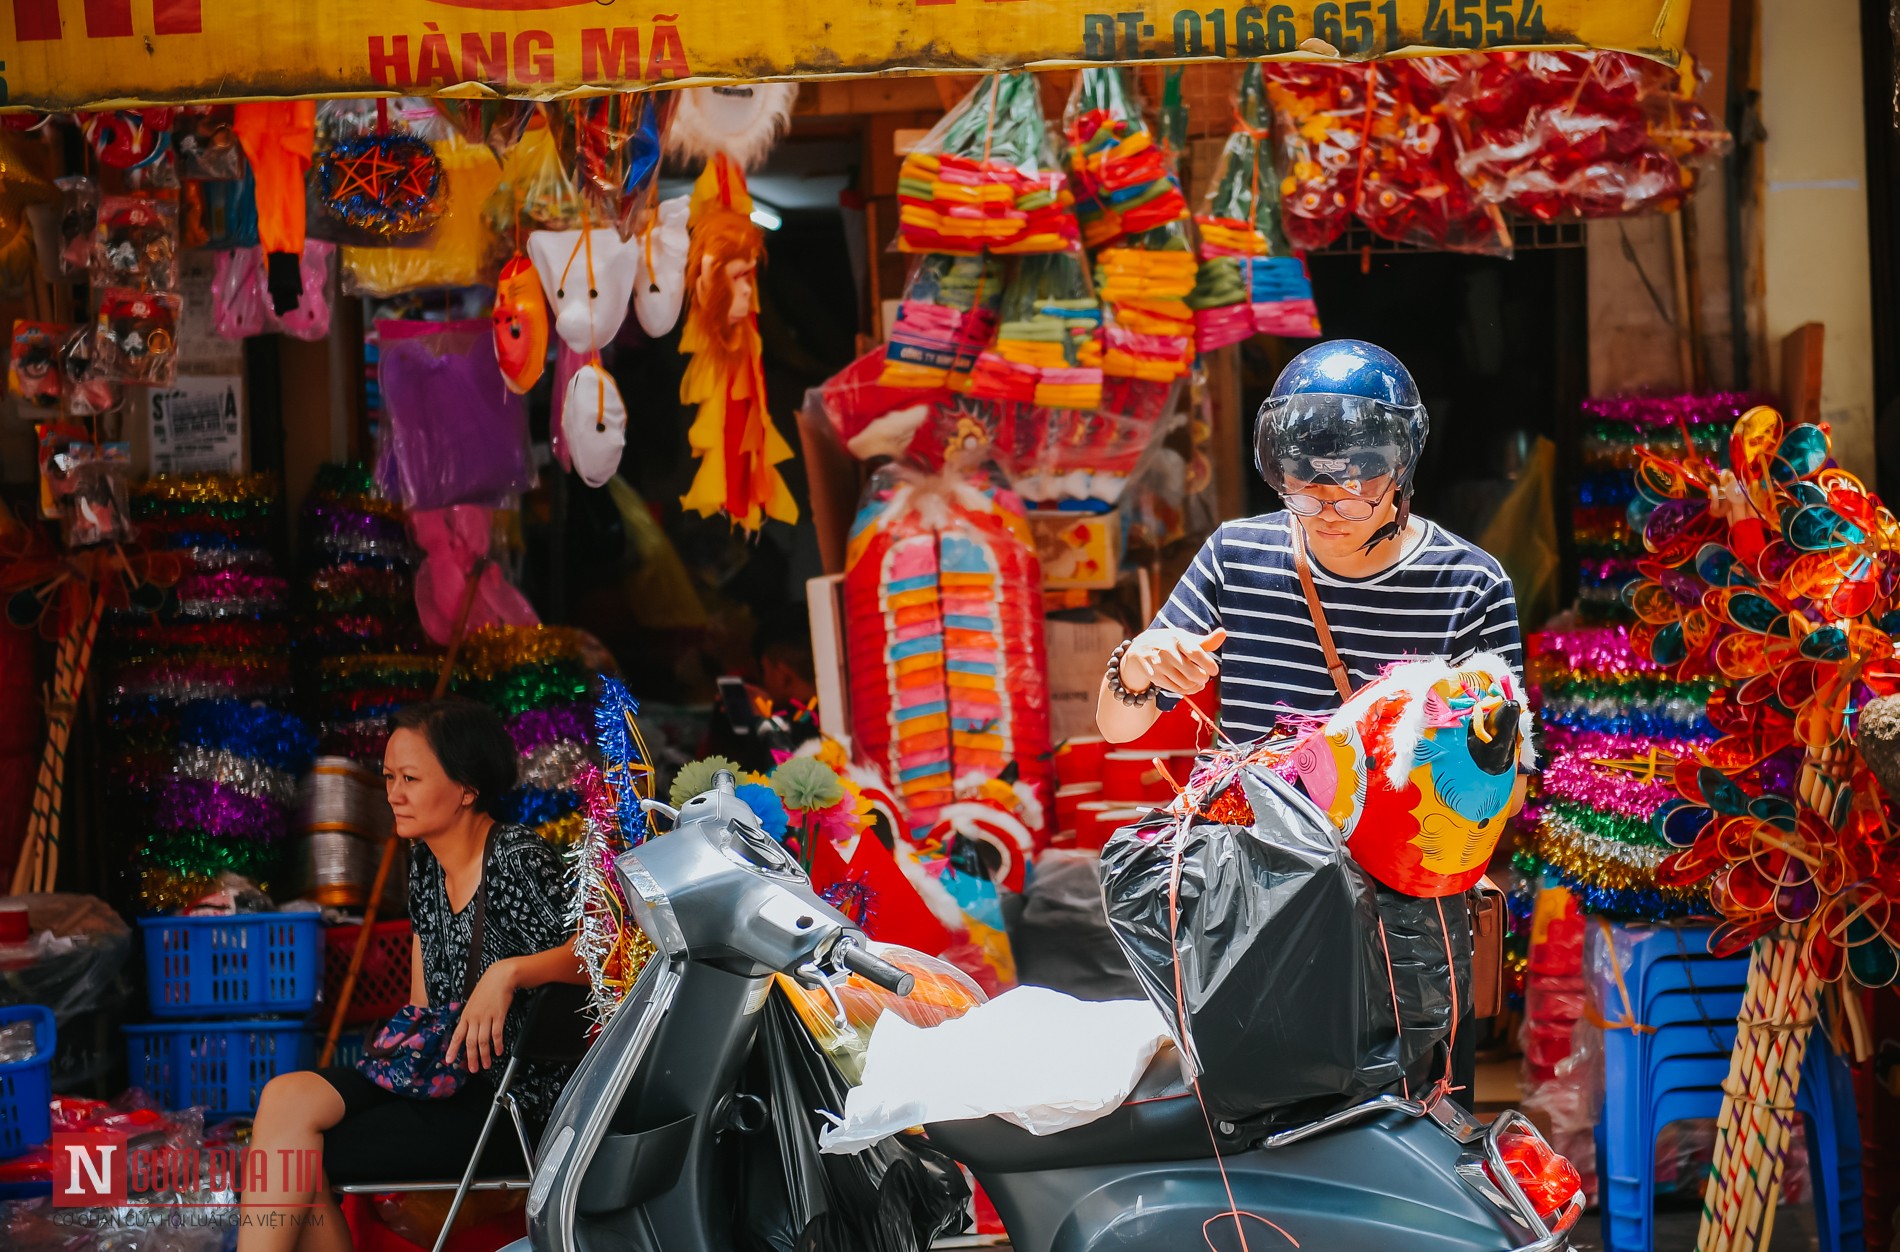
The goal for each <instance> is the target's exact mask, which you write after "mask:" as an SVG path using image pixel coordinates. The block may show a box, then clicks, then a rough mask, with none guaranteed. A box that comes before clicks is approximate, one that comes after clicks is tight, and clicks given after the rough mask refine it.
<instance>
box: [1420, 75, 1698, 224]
mask: <svg viewBox="0 0 1900 1252" xmlns="http://www.w3.org/2000/svg"><path fill="white" fill-rule="evenodd" d="M1450 99H1451V102H1452V104H1453V106H1454V109H1455V111H1456V113H1457V116H1458V119H1459V124H1460V126H1461V128H1462V130H1463V136H1462V138H1463V152H1462V154H1461V156H1460V157H1459V160H1458V168H1459V171H1460V172H1461V173H1462V175H1463V176H1464V178H1465V179H1467V180H1469V181H1470V183H1471V184H1472V185H1473V186H1474V187H1475V189H1476V190H1477V192H1478V194H1479V195H1481V196H1482V197H1484V198H1485V199H1486V200H1488V201H1490V202H1492V203H1494V204H1503V205H1508V206H1509V207H1510V208H1512V209H1513V210H1515V211H1517V212H1519V213H1524V214H1526V215H1528V216H1531V217H1534V218H1537V219H1539V220H1542V221H1550V220H1553V219H1555V218H1558V217H1626V216H1632V215H1636V214H1641V213H1657V212H1669V211H1671V210H1673V209H1674V208H1675V207H1676V206H1677V205H1679V204H1680V203H1681V202H1682V200H1683V199H1684V197H1686V196H1687V195H1688V194H1689V191H1690V190H1691V188H1692V187H1693V186H1694V182H1695V172H1694V170H1693V168H1692V166H1693V164H1694V163H1696V162H1698V161H1701V160H1704V159H1707V158H1709V157H1711V156H1715V155H1719V154H1720V153H1721V152H1722V151H1723V150H1724V149H1725V148H1726V146H1727V143H1728V136H1727V134H1726V133H1724V131H1723V130H1722V128H1721V127H1720V126H1718V125H1716V123H1715V122H1714V120H1713V119H1712V118H1710V117H1709V115H1708V113H1707V111H1706V110H1705V109H1703V107H1702V106H1701V105H1699V104H1697V103H1696V101H1695V83H1694V80H1693V78H1691V77H1689V75H1688V73H1687V72H1685V71H1680V70H1676V69H1672V68H1670V67H1668V66H1664V65H1659V64H1657V63H1655V62H1652V61H1648V60H1645V59H1644V58H1642V57H1636V56H1630V55H1628V54H1626V53H1621V52H1526V53H1496V54H1492V55H1490V56H1486V57H1482V58H1473V59H1471V60H1470V61H1469V62H1468V64H1467V67H1466V70H1465V72H1464V73H1463V74H1462V76H1461V78H1460V80H1459V82H1458V83H1457V84H1456V85H1454V86H1453V87H1452V88H1451V94H1450Z"/></svg>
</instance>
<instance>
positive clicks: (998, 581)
mask: <svg viewBox="0 0 1900 1252" xmlns="http://www.w3.org/2000/svg"><path fill="white" fill-rule="evenodd" d="M844 593H845V623H844V633H845V644H846V648H847V651H848V654H849V657H850V664H849V665H848V666H847V673H848V676H849V680H850V684H851V723H852V735H853V739H854V741H855V744H856V748H857V752H858V754H859V756H860V758H861V759H863V760H864V761H866V762H868V763H869V764H871V765H872V766H873V767H874V768H875V769H876V770H877V771H878V772H879V773H880V774H881V775H882V776H883V777H885V778H887V779H890V780H892V782H893V786H892V793H893V795H894V796H895V798H896V799H897V801H898V803H899V804H901V805H902V806H903V809H904V815H905V817H906V818H907V819H908V820H909V821H910V823H911V825H912V826H913V827H914V828H922V827H925V826H928V825H930V824H931V823H932V822H934V821H935V820H936V819H937V817H938V814H939V812H940V811H941V810H942V809H944V808H945V807H946V806H949V805H952V804H955V803H957V802H958V801H960V800H971V799H976V798H979V796H980V793H982V792H983V791H984V789H985V787H986V785H987V784H989V783H991V782H1000V781H1002V780H1003V779H1004V778H1005V776H1008V777H1009V778H1013V779H1015V780H1017V784H1018V785H1022V786H1026V787H1028V788H1030V789H1032V790H1034V789H1037V788H1040V787H1041V786H1042V784H1043V783H1044V782H1046V780H1047V778H1048V775H1049V768H1050V767H1049V763H1048V761H1047V759H1046V757H1047V754H1048V751H1049V692H1048V680H1047V669H1046V666H1045V663H1044V640H1043V629H1042V575H1041V568H1040V566H1039V565H1038V563H1037V558H1036V548H1035V543H1034V540H1033V539H1032V538H1031V536H1030V534H1029V526H1028V521H1027V519H1026V518H1025V517H1024V513H1023V507H1022V501H1021V500H1020V499H1019V498H1018V497H1017V496H1016V495H1015V493H1014V492H1012V491H1010V490H1008V489H1007V488H1006V487H1004V486H1003V485H1002V483H1001V482H1000V479H999V476H997V475H995V474H994V473H992V472H991V471H989V470H988V469H987V468H986V467H971V466H967V465H964V464H961V462H960V461H959V462H957V463H953V464H952V466H951V467H950V468H948V469H946V471H945V472H944V473H943V474H941V475H936V476H926V475H923V474H920V473H918V472H916V471H915V470H911V469H908V468H903V467H899V466H887V467H885V468H884V469H882V470H879V471H878V473H877V474H876V475H875V476H873V478H872V480H871V484H870V487H869V488H868V489H867V492H866V495H865V499H864V502H863V504H862V505H861V507H860V508H859V510H858V520H857V522H856V524H855V525H854V527H853V530H852V536H851V544H850V549H849V552H848V553H847V558H846V568H845V586H844ZM900 672H901V673H902V675H903V676H904V681H903V682H902V683H901V684H900V683H898V682H896V681H895V680H894V677H893V676H894V675H896V674H898V673H900ZM1005 789H1006V790H1007V789H1008V788H1007V787H1006V788H1005ZM1036 824H1037V825H1040V823H1036ZM944 903H945V904H946V905H949V903H950V902H949V901H947V900H946V901H944ZM951 907H952V908H953V907H954V906H951ZM947 911H948V910H947ZM966 968H967V967H966Z"/></svg>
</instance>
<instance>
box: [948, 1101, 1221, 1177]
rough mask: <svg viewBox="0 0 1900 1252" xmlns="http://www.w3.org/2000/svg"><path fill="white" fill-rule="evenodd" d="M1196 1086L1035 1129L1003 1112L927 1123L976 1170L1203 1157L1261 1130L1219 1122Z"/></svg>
mask: <svg viewBox="0 0 1900 1252" xmlns="http://www.w3.org/2000/svg"><path fill="white" fill-rule="evenodd" d="M1208 1123H1209V1118H1208V1117H1207V1115H1206V1114H1205V1113H1203V1112H1202V1110H1201V1102H1200V1101H1199V1100H1198V1099H1196V1098H1195V1097H1194V1095H1193V1093H1192V1092H1188V1093H1184V1094H1178V1095H1166V1096H1161V1097H1159V1098H1154V1099H1147V1100H1130V1101H1128V1102H1127V1103H1124V1104H1122V1105H1121V1106H1119V1107H1118V1108H1116V1109H1115V1111H1114V1112H1112V1113H1109V1114H1108V1115H1107V1116H1105V1117H1101V1118H1097V1119H1096V1120H1095V1121H1092V1122H1089V1123H1087V1124H1086V1125H1082V1126H1076V1127H1073V1128H1072V1129H1069V1130H1062V1131H1057V1132H1056V1133H1055V1134H1052V1135H1032V1134H1030V1133H1029V1132H1028V1131H1027V1130H1024V1129H1023V1128H1022V1127H1021V1126H1018V1125H1017V1124H1016V1123H1014V1122H1009V1121H1004V1120H1003V1119H1002V1118H1000V1117H976V1118H971V1119H969V1120H967V1121H956V1122H934V1123H932V1124H931V1125H929V1126H926V1127H925V1128H924V1130H925V1132H926V1133H927V1134H928V1135H929V1137H930V1142H931V1145H932V1146H933V1147H936V1148H940V1149H942V1150H943V1151H945V1152H948V1153H949V1154H950V1155H951V1156H953V1157H955V1158H956V1159H957V1160H959V1161H962V1162H963V1163H964V1164H965V1165H968V1166H969V1167H970V1168H971V1169H974V1170H977V1171H978V1172H979V1173H980V1172H983V1171H986V1170H988V1171H995V1172H998V1173H1018V1172H1030V1171H1038V1170H1048V1169H1072V1168H1077V1167H1080V1166H1084V1165H1131V1164H1141V1163H1144V1162H1148V1161H1191V1160H1202V1159H1205V1158H1207V1157H1210V1156H1212V1155H1213V1154H1214V1151H1213V1149H1214V1145H1215V1142H1216V1139H1215V1138H1214V1137H1213V1136H1218V1142H1219V1145H1220V1150H1221V1151H1222V1152H1223V1153H1225V1152H1233V1151H1237V1150H1239V1149H1240V1148H1242V1147H1244V1146H1245V1145H1246V1144H1247V1143H1248V1142H1249V1141H1251V1140H1253V1139H1256V1138H1257V1137H1258V1127H1257V1126H1255V1125H1253V1124H1240V1125H1236V1124H1235V1123H1232V1122H1221V1121H1215V1122H1214V1129H1213V1132H1212V1135H1210V1132H1209V1125H1208Z"/></svg>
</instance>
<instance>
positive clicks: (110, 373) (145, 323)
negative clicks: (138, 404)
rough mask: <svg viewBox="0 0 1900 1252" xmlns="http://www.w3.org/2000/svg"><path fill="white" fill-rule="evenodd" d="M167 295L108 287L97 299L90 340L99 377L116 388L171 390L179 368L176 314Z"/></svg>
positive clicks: (176, 301)
mask: <svg viewBox="0 0 1900 1252" xmlns="http://www.w3.org/2000/svg"><path fill="white" fill-rule="evenodd" d="M183 307H184V300H183V299H181V298H180V297H179V296H178V295H176V294H175V293H173V292H169V291H133V290H127V289H125V288H122V287H108V288H107V289H106V290H105V292H104V294H103V295H101V296H100V297H99V320H98V322H97V323H96V326H97V334H96V336H95V338H94V345H95V346H94V351H95V352H96V354H97V356H96V362H95V363H96V365H97V368H98V370H99V372H100V374H101V375H102V376H104V377H106V378H109V379H111V380H112V381H114V382H120V383H139V384H142V385H145V386H161V387H169V386H170V385H171V382H172V376H173V374H174V373H175V372H176V370H177V367H178V314H179V311H180V309H182V308H183Z"/></svg>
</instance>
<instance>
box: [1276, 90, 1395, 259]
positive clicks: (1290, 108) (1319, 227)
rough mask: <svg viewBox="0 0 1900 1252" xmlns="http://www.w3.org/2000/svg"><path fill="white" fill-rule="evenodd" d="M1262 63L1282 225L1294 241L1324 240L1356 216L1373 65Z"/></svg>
mask: <svg viewBox="0 0 1900 1252" xmlns="http://www.w3.org/2000/svg"><path fill="white" fill-rule="evenodd" d="M1260 68H1261V70H1262V72H1263V76H1264V86H1265V88H1266V92H1267V101H1268V103H1269V104H1271V105H1272V106H1273V114H1274V131H1275V133H1276V134H1277V136H1278V142H1279V148H1280V172H1281V177H1280V188H1279V190H1280V206H1281V225H1282V227H1283V228H1284V229H1285V231H1286V236H1287V239H1288V240H1289V241H1291V243H1292V244H1293V246H1294V247H1295V248H1298V249H1300V250H1301V251H1303V252H1311V251H1313V250H1314V249H1316V248H1324V247H1325V246H1326V245H1327V244H1329V243H1331V242H1332V241H1333V240H1335V239H1337V238H1339V236H1340V235H1341V234H1343V233H1345V230H1346V227H1347V225H1348V224H1349V223H1350V222H1351V220H1352V213H1353V206H1354V200H1355V197H1356V194H1357V187H1356V175H1357V170H1358V167H1359V160H1360V148H1361V146H1362V144H1363V142H1364V139H1365V127H1366V112H1367V109H1368V107H1369V105H1368V101H1367V97H1368V95H1369V94H1370V93H1369V90H1368V88H1369V85H1370V82H1371V78H1372V75H1373V73H1374V67H1373V66H1370V65H1367V66H1339V65H1327V64H1322V63H1319V62H1274V63H1272V64H1265V65H1262V66H1261V67H1260ZM1256 137H1257V138H1261V139H1264V138H1265V137H1266V136H1265V135H1257V136H1256Z"/></svg>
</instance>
